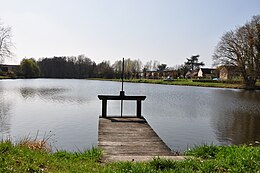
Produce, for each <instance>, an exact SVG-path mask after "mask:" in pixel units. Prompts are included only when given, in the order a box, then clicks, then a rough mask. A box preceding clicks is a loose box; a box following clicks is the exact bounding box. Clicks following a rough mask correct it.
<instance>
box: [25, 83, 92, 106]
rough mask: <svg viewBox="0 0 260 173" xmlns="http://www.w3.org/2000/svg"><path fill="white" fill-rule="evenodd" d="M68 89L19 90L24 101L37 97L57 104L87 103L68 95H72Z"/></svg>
mask: <svg viewBox="0 0 260 173" xmlns="http://www.w3.org/2000/svg"><path fill="white" fill-rule="evenodd" d="M72 92H73V91H70V89H68V88H32V87H23V88H20V93H21V96H22V97H23V98H24V99H33V98H34V97H37V98H39V99H41V100H44V101H51V102H59V103H73V102H75V103H77V104H82V103H85V102H87V101H89V100H88V99H87V98H85V97H81V96H78V95H76V96H73V95H68V93H72Z"/></svg>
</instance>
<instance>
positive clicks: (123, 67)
mask: <svg viewBox="0 0 260 173" xmlns="http://www.w3.org/2000/svg"><path fill="white" fill-rule="evenodd" d="M124 72H125V59H124V58H123V62H122V75H121V78H122V90H121V92H120V95H121V97H123V96H124V95H125V93H124ZM121 117H123V99H122V100H121Z"/></svg>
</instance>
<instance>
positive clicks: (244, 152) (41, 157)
mask: <svg viewBox="0 0 260 173" xmlns="http://www.w3.org/2000/svg"><path fill="white" fill-rule="evenodd" d="M185 154H186V155H190V156H193V157H194V158H192V159H187V160H185V161H170V160H163V159H159V158H154V160H152V161H150V162H145V163H133V162H115V163H107V164H103V163H100V162H99V161H100V158H101V151H100V150H99V149H96V148H93V149H91V150H88V151H85V152H81V153H79V152H78V153H70V152H65V151H58V152H55V153H50V152H48V151H46V150H42V149H29V148H28V147H26V146H24V145H20V144H17V145H14V144H12V143H11V142H10V141H3V142H1V143H0V172H111V173H112V172H118V173H121V172H138V173H140V172H257V171H259V170H260V147H251V146H223V147H216V146H201V147H196V148H195V149H193V150H190V151H188V152H186V153H185Z"/></svg>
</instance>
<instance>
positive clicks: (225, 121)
mask: <svg viewBox="0 0 260 173" xmlns="http://www.w3.org/2000/svg"><path fill="white" fill-rule="evenodd" d="M124 88H125V92H126V95H145V96H147V98H146V100H145V101H144V102H143V104H142V106H143V110H142V114H143V115H144V117H145V118H146V120H147V121H148V122H149V124H150V125H151V127H152V128H153V129H154V130H155V132H156V133H157V134H158V135H159V136H160V137H161V138H162V139H163V140H164V142H165V143H166V144H167V145H168V146H169V147H170V148H171V149H172V150H177V151H184V150H186V149H188V148H190V147H193V146H194V145H201V144H212V143H213V144H216V145H229V144H250V143H254V142H255V141H260V126H259V124H260V106H259V105H260V92H259V91H245V90H239V89H221V88H205V87H190V86H171V85H154V84H141V83H125V87H124ZM120 89H121V83H119V82H111V81H95V80H76V79H17V80H0V139H1V138H4V139H5V138H11V139H12V140H14V141H19V140H21V139H23V138H26V137H30V138H32V139H34V138H35V137H36V136H37V137H38V138H43V137H44V138H48V137H50V139H49V142H50V143H51V144H52V147H53V148H54V150H55V149H58V150H68V151H82V150H84V149H88V148H91V147H92V146H96V145H97V139H98V117H99V115H100V114H101V101H100V100H99V99H98V98H97V95H98V94H119V91H120ZM135 110H136V103H135V102H131V101H125V102H124V114H125V115H134V114H135ZM108 114H109V115H120V101H109V102H108Z"/></svg>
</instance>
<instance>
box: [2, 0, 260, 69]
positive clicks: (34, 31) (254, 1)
mask: <svg viewBox="0 0 260 173" xmlns="http://www.w3.org/2000/svg"><path fill="white" fill-rule="evenodd" d="M259 14H260V0H0V18H1V21H2V22H4V23H5V24H6V25H9V26H11V27H12V33H13V42H15V47H16V48H15V49H14V53H15V55H16V58H15V60H13V61H11V62H10V61H7V62H6V63H11V64H19V63H20V61H21V59H22V58H25V57H27V58H31V57H33V58H35V59H38V58H41V57H53V56H77V55H80V54H85V55H86V56H87V57H89V58H91V59H92V60H94V61H95V62H97V63H99V62H101V61H102V60H110V61H111V63H113V62H114V61H115V60H119V59H121V58H122V57H125V58H131V59H140V60H141V61H142V62H143V63H145V62H147V61H149V60H155V59H156V60H158V61H159V62H161V63H166V64H167V65H168V66H174V65H179V64H183V63H184V61H185V60H186V58H189V57H190V56H191V55H194V54H199V55H200V58H199V59H200V60H201V61H203V62H204V63H206V67H211V65H212V54H213V52H214V48H215V46H216V44H217V43H218V42H219V40H220V37H221V36H222V35H223V34H224V33H225V32H227V31H229V30H231V29H235V28H236V27H238V26H241V25H243V24H244V23H245V22H246V21H248V20H250V19H251V17H252V16H253V15H259Z"/></svg>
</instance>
